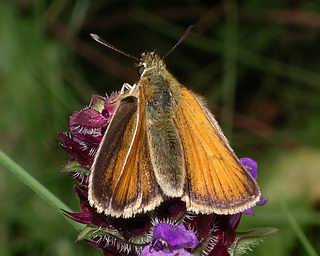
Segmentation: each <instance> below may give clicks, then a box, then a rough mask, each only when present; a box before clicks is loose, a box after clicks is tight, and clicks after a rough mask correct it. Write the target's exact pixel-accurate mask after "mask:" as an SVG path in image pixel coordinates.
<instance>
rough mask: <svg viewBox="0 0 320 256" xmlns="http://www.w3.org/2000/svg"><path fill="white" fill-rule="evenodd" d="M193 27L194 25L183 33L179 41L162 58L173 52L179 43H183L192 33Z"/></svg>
mask: <svg viewBox="0 0 320 256" xmlns="http://www.w3.org/2000/svg"><path fill="white" fill-rule="evenodd" d="M192 29H193V25H191V26H189V27H188V28H187V29H186V31H185V32H184V33H183V35H182V36H181V37H180V39H179V41H178V42H177V43H176V44H175V45H174V46H173V47H172V48H171V49H170V50H169V51H168V52H167V53H166V54H165V55H164V56H163V57H162V59H164V58H166V57H167V56H168V55H169V54H170V53H172V52H173V50H174V49H176V48H177V47H178V45H179V44H181V43H182V42H183V41H184V40H185V39H186V38H187V37H188V36H189V35H190V34H191V31H192Z"/></svg>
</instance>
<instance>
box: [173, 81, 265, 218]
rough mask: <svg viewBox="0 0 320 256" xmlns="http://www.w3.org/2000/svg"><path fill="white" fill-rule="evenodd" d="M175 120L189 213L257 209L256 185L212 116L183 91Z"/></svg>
mask: <svg viewBox="0 0 320 256" xmlns="http://www.w3.org/2000/svg"><path fill="white" fill-rule="evenodd" d="M174 120H175V124H176V126H177V128H178V130H179V132H180V133H179V135H180V139H181V142H182V146H183V149H184V154H185V156H184V157H185V162H186V163H185V164H186V170H187V183H186V187H185V195H184V200H185V201H186V204H187V209H188V210H190V211H194V212H201V213H213V212H214V213H217V214H234V213H238V212H241V211H243V210H245V209H248V208H250V207H252V206H253V205H255V203H256V202H257V201H258V200H259V197H260V191H259V188H258V186H257V184H256V182H255V181H254V179H253V178H252V177H251V176H250V174H249V173H248V172H247V170H246V169H245V168H244V167H243V166H242V165H241V164H240V162H239V160H238V158H237V157H236V156H235V154H234V152H233V151H232V149H231V148H230V146H229V144H228V142H227V140H226V138H225V137H224V135H223V134H222V132H221V129H220V127H219V125H218V124H217V122H216V121H215V119H214V117H213V115H212V114H211V113H210V112H209V110H207V109H206V107H205V106H204V104H203V103H202V102H201V100H200V99H199V98H197V97H196V96H195V95H193V94H192V93H191V92H190V91H188V90H187V89H186V88H184V87H182V88H181V97H180V98H179V100H178V104H177V111H176V115H175V118H174Z"/></svg>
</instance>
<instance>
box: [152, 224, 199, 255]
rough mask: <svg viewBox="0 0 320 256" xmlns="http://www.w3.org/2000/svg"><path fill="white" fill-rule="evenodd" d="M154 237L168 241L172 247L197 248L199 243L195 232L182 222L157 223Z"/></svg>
mask: <svg viewBox="0 0 320 256" xmlns="http://www.w3.org/2000/svg"><path fill="white" fill-rule="evenodd" d="M153 239H154V240H162V241H165V242H167V244H168V247H169V248H170V249H181V248H195V247H196V246H197V245H198V244H199V241H198V238H197V237H196V235H195V233H194V232H193V231H191V230H187V229H186V228H185V227H184V225H182V224H179V225H172V224H168V223H159V224H157V225H156V226H155V227H154V229H153Z"/></svg>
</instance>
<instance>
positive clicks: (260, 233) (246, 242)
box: [229, 227, 278, 256]
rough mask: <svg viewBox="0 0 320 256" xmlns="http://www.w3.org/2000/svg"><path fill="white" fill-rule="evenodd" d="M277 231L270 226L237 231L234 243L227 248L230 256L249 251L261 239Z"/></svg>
mask: <svg viewBox="0 0 320 256" xmlns="http://www.w3.org/2000/svg"><path fill="white" fill-rule="evenodd" d="M277 232H278V229H276V228H271V227H267V228H258V229H251V230H248V231H245V232H238V233H237V237H236V239H235V241H234V243H233V244H232V246H231V247H230V248H229V253H230V255H231V256H237V255H242V254H245V253H246V252H247V251H251V250H252V249H253V247H255V246H257V245H259V244H260V243H261V242H262V240H263V239H265V238H267V237H269V236H271V235H273V234H275V233H277Z"/></svg>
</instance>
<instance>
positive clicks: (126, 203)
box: [89, 96, 162, 217]
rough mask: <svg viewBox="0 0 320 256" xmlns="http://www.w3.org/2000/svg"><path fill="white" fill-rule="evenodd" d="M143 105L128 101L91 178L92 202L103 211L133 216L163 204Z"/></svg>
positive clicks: (110, 129)
mask: <svg viewBox="0 0 320 256" xmlns="http://www.w3.org/2000/svg"><path fill="white" fill-rule="evenodd" d="M143 107H144V106H143V104H142V103H139V102H138V99H137V98H136V97H133V96H129V97H127V98H124V99H123V100H122V101H121V102H120V104H119V107H118V109H117V111H116V113H115V115H114V117H113V119H112V121H111V123H110V124H109V127H108V129H107V131H106V134H105V135H104V139H103V141H102V143H101V145H100V148H99V150H98V153H97V157H96V159H95V162H94V164H93V168H92V170H91V174H90V179H89V201H90V204H91V205H92V206H94V207H96V208H97V210H98V211H99V212H104V213H105V214H107V215H111V216H115V217H119V216H122V217H131V216H133V215H135V214H137V213H139V212H142V211H147V210H150V209H153V208H154V207H155V206H157V205H159V204H160V203H161V201H162V198H161V195H160V190H159V187H158V185H157V182H156V180H155V176H154V173H153V168H152V165H151V161H150V156H149V151H148V143H147V136H146V131H145V124H144V122H145V120H144V115H143V111H144V109H143Z"/></svg>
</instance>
